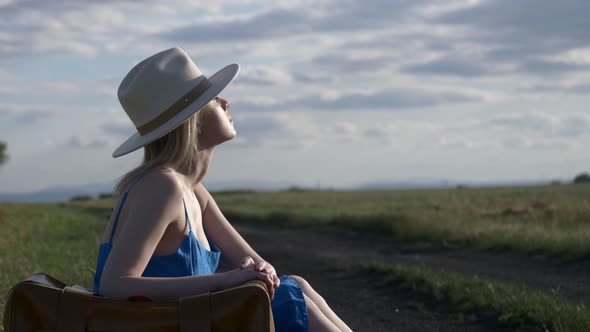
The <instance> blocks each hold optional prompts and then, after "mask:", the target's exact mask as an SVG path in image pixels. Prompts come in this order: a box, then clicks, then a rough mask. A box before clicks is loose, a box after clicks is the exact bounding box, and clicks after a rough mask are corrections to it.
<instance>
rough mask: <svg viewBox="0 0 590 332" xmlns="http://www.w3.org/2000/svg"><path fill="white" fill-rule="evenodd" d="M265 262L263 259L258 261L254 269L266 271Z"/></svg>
mask: <svg viewBox="0 0 590 332" xmlns="http://www.w3.org/2000/svg"><path fill="white" fill-rule="evenodd" d="M266 266H267V264H266V262H265V261H260V262H258V264H256V270H257V271H260V272H265V273H266V272H268V270H267V269H266Z"/></svg>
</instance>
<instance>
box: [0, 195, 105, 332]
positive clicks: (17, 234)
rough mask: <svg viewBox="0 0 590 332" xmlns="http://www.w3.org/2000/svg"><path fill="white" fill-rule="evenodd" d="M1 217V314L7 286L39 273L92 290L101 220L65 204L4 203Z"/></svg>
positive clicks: (102, 224)
mask: <svg viewBox="0 0 590 332" xmlns="http://www.w3.org/2000/svg"><path fill="white" fill-rule="evenodd" d="M0 213H1V215H0V234H2V237H0V294H1V295H2V297H1V298H0V312H4V304H5V295H6V294H7V293H8V291H9V289H10V287H11V286H13V285H15V284H16V283H17V282H19V281H21V280H23V279H25V278H28V277H29V276H31V275H32V274H34V273H37V272H45V273H47V274H49V275H51V276H54V277H57V278H59V279H61V280H62V281H64V282H66V283H68V284H71V283H77V284H80V285H82V286H84V287H86V288H92V279H93V276H94V268H95V264H96V257H97V255H98V245H99V236H100V234H102V232H103V230H104V220H103V219H101V218H100V217H98V216H97V215H95V214H92V213H90V212H87V211H85V210H80V209H75V208H71V207H66V206H63V204H62V205H58V204H8V203H2V204H0ZM2 319H3V318H2V317H1V316H0V320H2ZM1 325H2V324H0V330H2V327H1Z"/></svg>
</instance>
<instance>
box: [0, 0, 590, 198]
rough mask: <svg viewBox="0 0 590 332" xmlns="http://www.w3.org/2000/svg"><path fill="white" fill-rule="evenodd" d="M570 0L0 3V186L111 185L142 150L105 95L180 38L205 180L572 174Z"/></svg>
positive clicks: (573, 9) (581, 63)
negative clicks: (201, 79)
mask: <svg viewBox="0 0 590 332" xmlns="http://www.w3.org/2000/svg"><path fill="white" fill-rule="evenodd" d="M588 12H590V2H588V1H584V0H564V1H553V0H517V1H515V0H495V1H476V0H462V1H451V0H449V1H420V0H363V1H348V0H320V1H311V0H303V1H287V0H278V1H277V0H273V1H263V0H252V1H250V0H227V1H225V0H223V1H206V2H205V1H194V0H171V1H103V0H101V1H98V0H89V1H71V0H56V1H27V0H23V1H16V0H0V141H2V142H5V143H7V145H8V151H7V152H8V155H9V158H10V159H9V161H8V162H7V163H6V164H5V165H3V166H1V167H0V193H1V192H12V193H16V192H31V191H36V190H40V189H43V188H46V187H51V186H68V185H80V184H85V183H94V182H104V181H114V180H115V179H117V178H118V177H120V176H122V175H123V174H124V173H125V172H127V171H129V170H131V169H132V168H134V167H136V166H137V165H139V163H140V162H141V159H142V157H143V153H142V150H138V151H136V152H133V153H132V154H129V155H126V156H124V157H120V158H116V159H115V158H112V157H111V154H112V152H113V151H114V150H115V149H116V148H117V147H118V146H119V145H120V144H121V143H123V141H125V140H126V139H127V138H128V137H129V136H131V135H132V134H133V133H134V132H135V128H134V127H133V124H132V123H131V121H130V120H129V118H128V117H127V115H126V113H125V112H124V111H123V109H122V108H121V106H120V104H119V102H118V99H117V88H118V85H119V83H120V82H121V80H122V78H123V77H124V76H125V75H126V74H127V72H128V71H129V70H130V69H131V68H132V67H133V65H135V64H136V63H138V62H139V61H141V60H143V59H145V58H147V57H148V56H150V55H152V54H154V53H157V52H159V51H161V50H164V49H167V48H170V47H181V48H182V49H184V50H185V51H186V52H187V53H188V54H189V55H190V57H191V58H192V59H193V61H194V62H195V63H196V64H197V66H198V67H199V68H200V69H201V70H202V71H203V73H204V74H205V75H206V76H211V75H212V74H214V73H215V72H216V71H217V70H219V69H221V68H223V67H224V66H225V65H227V64H230V63H238V64H240V66H241V71H240V73H239V75H238V77H237V78H236V80H235V81H234V82H232V83H231V84H230V85H229V86H228V87H227V88H226V89H225V90H224V91H223V93H222V94H221V96H223V97H225V98H227V99H229V100H230V101H231V103H232V106H231V108H230V113H231V115H232V118H233V119H234V126H235V128H236V132H237V137H236V138H235V139H234V140H232V141H229V142H226V143H224V144H223V145H221V146H219V147H218V148H217V149H216V150H215V152H214V156H213V160H212V163H211V165H210V169H209V172H208V174H207V177H206V178H205V180H204V183H205V185H207V182H220V181H221V182H228V181H230V182H231V181H238V180H239V181H246V180H248V181H274V182H288V183H292V184H294V185H300V186H314V187H315V186H318V185H319V186H321V187H333V188H344V187H351V186H355V185H358V184H362V183H367V182H381V181H384V182H390V181H406V180H410V179H455V180H461V181H512V180H514V181H520V180H527V179H548V180H551V179H565V180H568V179H572V178H573V177H574V176H575V175H576V174H578V173H580V172H583V171H586V170H588V168H590V167H588V166H589V162H590V156H589V155H588V153H587V152H588V149H587V148H586V147H585V144H586V143H588V142H589V139H590V131H589V130H588V129H590V113H588V111H587V109H586V108H587V105H588V104H589V102H590V98H589V97H588V93H589V92H590V34H588V33H587V31H590V20H588V18H587V13H588Z"/></svg>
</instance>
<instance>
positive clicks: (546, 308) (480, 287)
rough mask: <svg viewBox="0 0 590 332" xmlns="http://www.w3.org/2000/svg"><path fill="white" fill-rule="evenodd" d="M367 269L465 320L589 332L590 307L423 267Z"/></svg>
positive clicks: (375, 266)
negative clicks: (484, 320) (467, 318)
mask: <svg viewBox="0 0 590 332" xmlns="http://www.w3.org/2000/svg"><path fill="white" fill-rule="evenodd" d="M364 269H365V270H366V271H369V272H371V273H379V274H381V275H383V276H384V277H385V283H386V284H388V285H389V286H391V287H401V288H403V289H407V290H410V291H411V292H412V293H413V294H420V295H421V296H422V297H424V298H425V299H429V300H433V301H434V302H435V303H436V305H437V307H444V308H445V309H447V310H449V309H450V310H451V311H452V312H455V313H458V314H460V315H461V316H467V317H469V316H476V317H477V316H480V317H483V318H487V319H489V318H495V319H496V320H497V323H498V324H499V325H503V326H507V327H512V328H519V327H526V326H531V325H532V326H537V327H539V328H540V329H541V331H554V332H576V331H590V308H588V307H587V306H586V305H583V304H578V305H576V304H572V303H570V302H568V301H567V300H565V299H563V298H560V297H557V296H553V295H549V294H545V293H541V292H538V291H534V290H531V289H527V288H525V287H515V286H512V285H509V284H506V283H500V282H492V281H488V280H483V279H478V278H468V277H464V276H461V275H458V274H454V273H448V272H434V271H432V270H429V269H427V268H425V267H408V266H400V265H387V264H382V263H375V262H373V263H369V264H366V265H364Z"/></svg>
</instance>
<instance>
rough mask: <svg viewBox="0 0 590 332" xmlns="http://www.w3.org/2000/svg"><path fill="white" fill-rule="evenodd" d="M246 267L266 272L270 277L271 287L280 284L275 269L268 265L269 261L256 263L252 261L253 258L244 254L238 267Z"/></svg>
mask: <svg viewBox="0 0 590 332" xmlns="http://www.w3.org/2000/svg"><path fill="white" fill-rule="evenodd" d="M247 268H252V269H254V271H258V272H262V273H266V274H268V275H269V276H270V277H271V280H272V287H273V288H277V287H279V285H280V284H281V281H280V280H279V277H278V276H277V271H276V270H275V268H274V267H273V266H272V265H270V263H268V262H266V261H259V262H258V263H254V259H252V257H250V256H246V257H244V259H242V262H241V263H240V269H241V270H243V269H247Z"/></svg>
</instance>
